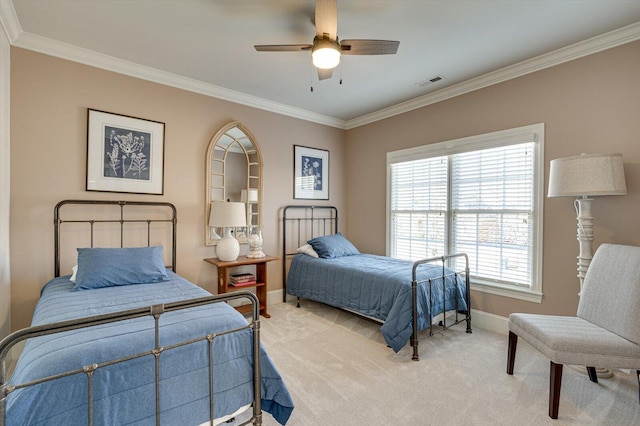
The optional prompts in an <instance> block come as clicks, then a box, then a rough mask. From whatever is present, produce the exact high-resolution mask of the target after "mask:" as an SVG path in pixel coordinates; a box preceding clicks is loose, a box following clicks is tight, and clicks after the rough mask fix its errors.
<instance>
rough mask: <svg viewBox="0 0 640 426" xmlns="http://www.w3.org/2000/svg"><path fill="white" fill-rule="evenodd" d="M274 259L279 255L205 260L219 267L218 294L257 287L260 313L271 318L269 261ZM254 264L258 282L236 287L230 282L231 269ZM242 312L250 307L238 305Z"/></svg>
mask: <svg viewBox="0 0 640 426" xmlns="http://www.w3.org/2000/svg"><path fill="white" fill-rule="evenodd" d="M272 260H278V258H277V257H273V256H265V257H259V258H253V259H249V258H247V257H246V256H240V257H238V258H237V259H236V260H232V261H229V262H225V261H222V260H220V259H218V258H209V259H204V261H205V262H207V263H211V264H212V265H216V266H217V267H218V294H223V293H227V292H228V291H236V290H246V289H248V288H251V287H255V289H256V296H257V297H258V301H259V302H260V314H261V315H262V316H263V317H265V318H270V317H271V315H269V314H268V313H267V263H268V262H271V261H272ZM245 265H254V266H255V267H256V282H255V283H252V284H247V285H243V286H239V287H234V286H232V285H230V283H229V272H230V269H233V268H236V267H238V266H245ZM236 309H238V310H239V311H240V312H243V313H244V312H248V311H249V309H250V308H245V307H242V306H240V307H238V308H236Z"/></svg>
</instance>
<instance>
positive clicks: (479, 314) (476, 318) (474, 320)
mask: <svg viewBox="0 0 640 426" xmlns="http://www.w3.org/2000/svg"><path fill="white" fill-rule="evenodd" d="M276 303H282V289H279V290H272V291H270V292H268V293H267V305H273V304H276ZM471 327H472V328H476V327H477V328H482V329H483V330H489V331H493V332H494V333H498V334H504V335H505V336H506V335H507V334H509V318H506V317H503V316H500V315H496V314H492V313H489V312H483V311H478V310H476V309H471Z"/></svg>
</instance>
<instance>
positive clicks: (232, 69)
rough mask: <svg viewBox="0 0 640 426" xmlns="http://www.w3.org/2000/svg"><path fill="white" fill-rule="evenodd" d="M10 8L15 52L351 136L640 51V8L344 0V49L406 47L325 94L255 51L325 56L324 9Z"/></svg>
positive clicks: (186, 1)
mask: <svg viewBox="0 0 640 426" xmlns="http://www.w3.org/2000/svg"><path fill="white" fill-rule="evenodd" d="M0 1H1V3H0V19H1V20H2V24H3V26H4V27H5V31H7V33H8V34H9V39H10V41H11V42H12V44H13V45H14V46H17V47H24V48H28V49H32V50H36V51H41V52H44V53H49V54H53V55H55V56H60V57H66V58H67V59H72V60H77V61H79V62H84V63H88V64H91V65H96V66H99V67H102V68H107V69H112V70H115V71H118V72H124V73H128V74H131V75H135V76H138V77H142V78H148V79H151V80H155V81H159V82H163V83H165V84H172V85H174V86H178V87H183V88H186V89H188V90H194V91H198V92H201V93H205V94H210V95H213V96H217V97H221V98H224V99H229V100H234V101H237V102H240V103H245V104H249V105H252V106H257V107H259V108H263V109H269V110H274V111H278V112H282V113H285V114H289V115H293V116H299V117H301V118H306V119H309V120H311V121H316V122H324V123H325V124H329V125H334V126H336V127H344V128H350V127H354V126H355V125H358V123H364V122H367V121H373V120H375V119H378V118H383V117H384V116H388V115H392V114H393V113H394V111H400V110H399V109H398V108H399V107H398V105H401V106H402V108H404V109H410V108H411V107H412V105H414V104H416V103H418V104H419V103H420V102H423V100H424V99H437V98H438V97H444V96H448V95H445V94H449V95H451V94H454V93H456V91H457V92H460V91H465V90H466V91H469V90H473V89H474V88H477V87H480V86H482V85H485V86H486V85H488V84H491V83H493V82H496V81H499V80H504V79H506V78H511V77H513V76H517V75H522V74H525V73H527V72H531V71H532V70H535V69H540V68H544V67H545V66H549V65H553V64H554V63H558V62H562V61H565V60H569V59H572V58H573V57H579V56H581V55H584V54H588V53H591V52H592V51H597V50H601V49H602V48H606V47H610V45H611V44H613V45H615V44H621V43H623V42H628V41H632V40H636V39H640V1H638V0H633V1H627V0H538V1H530V0H432V1H426V0H425V1H421V0H388V1H382V0H338V36H339V37H340V38H341V39H346V38H372V39H387V40H399V41H400V47H399V49H398V53H397V54H396V55H383V56H347V57H344V56H343V58H342V65H341V67H339V68H338V69H336V70H335V72H334V78H332V79H330V80H324V81H321V82H319V81H318V80H317V76H316V73H315V69H314V68H313V67H312V65H311V55H310V53H308V52H304V53H291V52H278V53H266V52H256V51H255V49H254V48H253V45H254V44H293V43H311V42H312V40H313V36H314V34H315V30H314V27H313V23H312V17H313V10H314V1H313V0H279V1H276V0H254V1H250V0H84V1H79V0H13V1H12V2H11V1H7V0H0ZM12 5H13V7H11V6H12ZM623 27H624V28H623ZM621 28H622V30H618V29H621ZM614 30H617V31H614ZM612 31H614V32H613V33H611V32H612ZM605 33H607V34H606V35H605V36H604V37H598V38H597V39H598V42H597V43H595V42H593V40H591V44H589V43H588V42H587V43H586V44H585V43H580V44H579V45H581V46H585V47H584V48H582V49H579V48H577V47H576V46H578V45H576V43H579V42H584V41H585V40H588V39H591V38H593V37H596V36H600V35H603V34H605ZM567 46H570V47H568V48H567ZM558 49H561V50H558ZM550 52H553V53H550ZM540 55H543V56H540ZM545 55H546V56H545ZM531 58H537V60H533V61H532V60H530V59H531ZM523 61H526V62H523ZM545 61H546V62H545ZM139 65H143V67H140V66H139ZM435 76H442V77H444V79H443V80H442V81H441V82H438V83H436V84H431V85H427V86H421V85H418V84H417V83H420V82H423V81H425V80H428V79H430V78H432V77H435ZM340 77H342V81H343V83H342V85H340V84H339V81H340ZM469 82H474V83H473V84H470V83H469ZM311 86H313V88H314V90H313V92H311V90H310V87H311Z"/></svg>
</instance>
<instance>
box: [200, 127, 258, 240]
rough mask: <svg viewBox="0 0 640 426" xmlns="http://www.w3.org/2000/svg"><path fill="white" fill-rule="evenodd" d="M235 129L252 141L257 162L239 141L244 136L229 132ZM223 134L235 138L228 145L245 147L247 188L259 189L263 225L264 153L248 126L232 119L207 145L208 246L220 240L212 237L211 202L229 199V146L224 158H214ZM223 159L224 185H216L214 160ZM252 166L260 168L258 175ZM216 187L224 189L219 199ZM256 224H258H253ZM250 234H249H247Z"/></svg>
mask: <svg viewBox="0 0 640 426" xmlns="http://www.w3.org/2000/svg"><path fill="white" fill-rule="evenodd" d="M233 129H238V130H239V131H240V132H242V133H243V134H244V137H246V139H248V140H249V141H250V142H251V145H252V146H253V149H254V150H255V155H256V157H257V162H256V163H252V162H250V160H249V154H248V153H247V151H246V150H245V149H244V147H243V145H242V144H241V143H240V142H239V140H240V139H244V138H242V137H241V138H237V137H233V136H231V135H229V134H228V132H229V131H231V130H233ZM223 136H227V137H228V138H231V139H233V142H231V143H230V144H228V146H231V145H233V144H235V143H238V144H239V145H240V146H241V147H243V151H244V154H245V158H246V160H247V189H249V188H251V189H257V190H258V202H257V206H258V212H257V219H258V224H257V226H258V229H259V228H260V227H261V226H262V198H263V192H262V168H263V166H262V154H261V152H260V148H259V147H258V144H257V143H256V140H255V138H254V137H253V135H252V134H251V132H249V131H248V130H247V128H246V127H244V126H243V125H242V124H241V123H240V122H238V121H232V122H231V123H229V124H227V125H225V126H223V127H222V128H221V129H220V130H218V131H217V132H216V134H215V135H214V136H213V137H212V138H211V140H210V141H209V146H208V147H207V155H206V156H205V169H206V173H205V203H204V235H205V245H207V246H215V245H216V244H217V243H218V242H217V241H218V240H216V239H214V238H212V231H211V228H210V227H209V214H210V213H211V203H212V202H213V201H225V200H226V199H227V188H226V185H225V180H226V178H225V172H226V166H225V161H226V156H227V153H228V152H229V151H228V149H227V148H222V149H223V150H224V151H225V153H224V157H223V159H222V160H216V159H214V158H213V154H214V151H215V149H216V146H217V145H218V142H219V141H220V139H221V138H222V137H223ZM214 160H216V161H221V162H222V175H221V176H222V186H221V187H220V186H216V185H214V182H213V176H214V173H213V167H212V164H213V161H214ZM252 167H253V168H255V167H257V169H258V173H257V175H252V174H251V173H252ZM252 179H253V180H257V181H258V182H257V184H256V185H255V186H252V185H251V181H252ZM214 188H218V189H221V190H222V199H218V198H214V196H213V194H212V192H213V189H214ZM253 226H256V225H253ZM249 228H250V225H249V224H247V230H248V231H250V229H249ZM247 236H248V235H247ZM238 242H239V243H240V244H246V243H247V241H246V239H238Z"/></svg>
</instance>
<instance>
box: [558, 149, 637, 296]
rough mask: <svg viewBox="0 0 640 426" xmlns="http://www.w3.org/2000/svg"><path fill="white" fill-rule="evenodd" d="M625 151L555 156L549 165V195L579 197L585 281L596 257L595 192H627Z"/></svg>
mask: <svg viewBox="0 0 640 426" xmlns="http://www.w3.org/2000/svg"><path fill="white" fill-rule="evenodd" d="M626 193H627V185H626V183H625V179H624V167H623V164H622V154H581V155H575V156H573V157H565V158H558V159H556V160H552V161H551V164H550V167H549V193H548V196H549V197H576V200H575V202H574V207H575V209H576V215H577V219H578V235H577V237H578V238H577V239H578V243H579V245H580V254H579V255H578V279H579V280H580V292H582V283H583V282H584V277H585V275H586V273H587V269H589V265H590V264H591V259H592V257H593V247H592V243H593V216H592V215H591V202H592V201H593V199H592V198H590V197H591V196H598V195H624V194H626Z"/></svg>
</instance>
